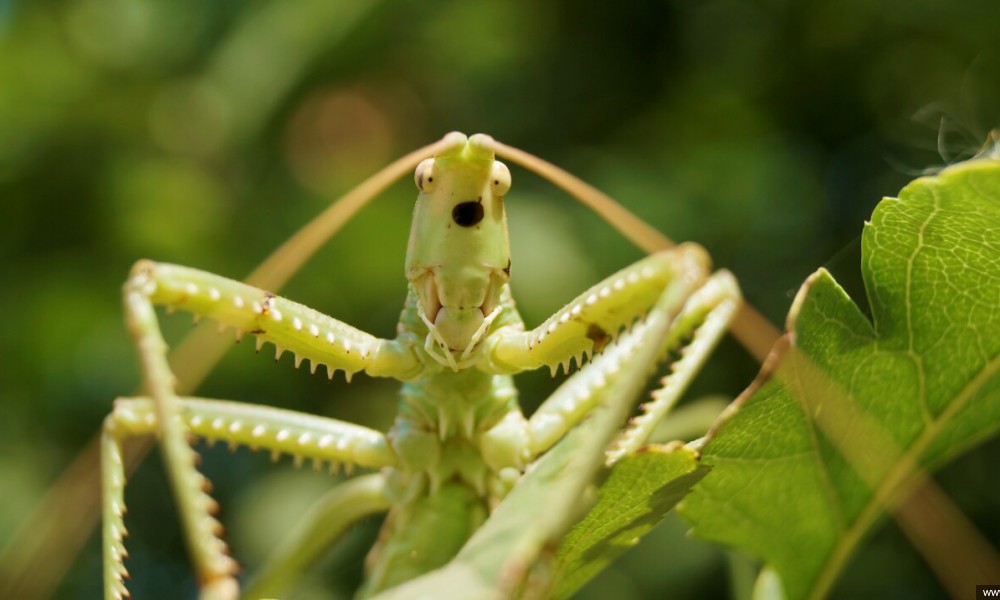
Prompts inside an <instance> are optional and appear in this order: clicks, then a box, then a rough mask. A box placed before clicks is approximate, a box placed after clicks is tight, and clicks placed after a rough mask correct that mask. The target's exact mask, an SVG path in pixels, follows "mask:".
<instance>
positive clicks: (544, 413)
mask: <svg viewBox="0 0 1000 600" xmlns="http://www.w3.org/2000/svg"><path fill="white" fill-rule="evenodd" d="M739 305H740V291H739V287H738V286H737V284H736V280H735V278H733V276H732V275H731V274H730V273H728V272H726V271H720V272H718V273H715V274H714V275H713V276H712V277H711V278H709V280H708V281H707V282H705V284H704V285H702V286H701V287H699V288H698V289H697V290H695V291H693V292H692V291H691V289H690V287H689V286H688V285H687V283H686V282H685V281H684V280H683V279H679V280H675V281H672V282H671V283H670V284H668V286H667V287H666V289H664V290H663V292H662V293H661V296H660V299H659V301H658V302H657V304H656V305H655V306H654V308H653V309H652V310H651V311H650V313H649V315H647V317H646V318H645V319H644V320H643V321H641V322H640V323H638V324H637V325H636V326H635V327H634V328H633V330H632V331H630V332H628V333H626V334H624V335H622V337H621V338H619V339H618V340H616V341H615V342H612V343H611V344H609V346H608V347H607V348H606V349H605V350H604V352H602V353H601V354H600V355H598V356H597V357H595V358H594V360H593V361H591V362H590V363H589V364H588V365H586V366H585V367H583V368H582V369H581V370H580V371H579V372H577V373H575V374H573V376H572V377H570V378H569V379H567V380H566V382H564V383H563V385H561V386H560V387H559V388H558V389H557V390H556V391H555V392H554V393H553V394H552V396H550V397H549V398H548V399H547V400H546V401H545V402H544V403H543V404H542V405H541V406H540V407H539V408H538V410H536V411H535V413H534V414H532V415H531V418H530V419H529V420H528V421H527V422H525V421H524V420H523V418H522V419H513V420H506V421H504V422H501V423H500V424H498V425H497V426H496V427H494V428H493V429H492V430H490V431H488V432H486V434H485V435H484V456H486V457H487V458H488V459H490V460H492V462H497V463H498V464H499V462H500V461H504V460H506V461H508V463H509V461H511V460H517V461H519V463H520V464H523V463H526V462H529V461H531V460H533V459H534V458H535V457H537V456H538V455H540V454H541V453H543V452H545V451H546V450H548V449H549V448H550V447H551V446H552V445H553V444H555V443H556V442H557V441H558V440H559V439H560V438H561V437H562V436H563V435H565V434H566V433H567V432H568V431H569V430H570V429H571V428H573V427H575V426H576V425H577V424H578V423H579V422H580V421H582V420H583V418H584V417H586V416H587V415H588V414H589V413H590V412H591V411H592V410H593V409H594V408H595V407H597V406H598V405H599V404H600V403H601V402H603V401H605V400H606V399H605V390H607V389H608V388H609V387H610V386H611V384H612V383H613V382H614V381H615V380H616V379H617V378H621V377H639V378H644V377H646V376H647V375H648V373H649V371H650V369H652V368H653V366H654V365H652V364H649V365H637V364H633V360H632V358H631V357H632V355H633V354H634V352H635V349H636V345H637V344H647V343H655V344H658V345H659V349H658V351H657V352H656V353H655V356H656V357H657V360H663V358H664V357H667V356H674V357H675V359H674V361H673V362H672V364H671V366H670V372H669V373H668V374H667V375H666V376H665V377H664V378H663V379H662V381H661V382H660V387H659V389H657V390H656V391H655V392H653V396H652V398H653V399H652V400H651V401H650V402H647V403H644V404H643V405H642V406H641V407H640V411H641V413H642V414H641V415H640V416H638V417H635V418H634V419H632V420H631V421H630V423H629V426H628V428H627V429H626V431H625V433H623V435H622V437H621V438H620V439H619V440H618V441H617V442H616V443H615V445H614V446H613V447H612V449H611V450H609V452H608V462H609V464H610V463H612V462H615V461H616V460H617V459H618V458H620V457H621V456H622V455H624V454H627V453H629V452H633V451H635V450H636V449H637V448H638V447H639V446H640V445H641V444H642V443H645V441H646V440H647V439H648V437H649V435H650V433H651V432H652V430H653V428H654V427H655V426H656V424H657V423H658V422H659V421H660V420H662V419H663V417H664V416H665V415H666V413H667V412H668V411H669V410H670V408H672V407H673V405H674V404H675V403H676V402H677V400H678V399H679V398H680V396H681V394H683V393H684V391H685V390H686V389H687V387H688V385H689V384H690V383H691V381H692V380H693V379H694V377H695V376H696V375H697V373H698V371H699V370H700V368H701V366H702V365H703V364H704V362H705V360H707V358H708V355H709V354H710V353H711V351H712V349H713V348H714V347H715V345H716V343H717V342H718V341H719V339H721V337H722V336H723V335H724V333H725V331H726V328H727V327H728V325H729V323H730V322H731V321H732V318H733V316H734V315H735V313H736V311H737V309H738V308H739ZM651 320H659V321H666V322H667V323H669V326H668V327H667V328H666V330H665V333H664V334H663V335H661V336H660V337H659V338H656V337H651V336H652V335H653V334H651V333H650V325H649V323H650V321H651ZM613 401H621V402H631V401H633V399H632V398H628V399H615V400H613Z"/></svg>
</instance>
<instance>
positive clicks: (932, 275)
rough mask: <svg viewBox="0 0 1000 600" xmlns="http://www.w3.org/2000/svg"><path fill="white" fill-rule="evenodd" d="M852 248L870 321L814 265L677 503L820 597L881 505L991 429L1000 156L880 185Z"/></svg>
mask: <svg viewBox="0 0 1000 600" xmlns="http://www.w3.org/2000/svg"><path fill="white" fill-rule="evenodd" d="M862 263H863V264H862V271H863V276H864V280H865V287H866V289H867V292H868V297H869V299H870V303H871V309H872V317H873V322H869V321H868V319H867V318H866V317H865V316H864V315H863V314H862V313H861V311H860V310H859V309H858V307H857V306H856V305H855V304H854V303H853V302H852V301H851V300H850V298H848V296H847V295H846V294H845V293H844V291H843V290H842V289H841V288H840V287H839V286H838V285H837V284H836V282H835V281H834V280H833V278H832V277H831V276H830V275H829V274H828V273H827V272H826V271H824V270H820V271H818V272H817V273H815V274H814V275H812V276H811V277H810V278H809V279H808V280H807V281H806V283H805V285H804V286H803V287H802V290H801V291H800V292H799V295H798V297H797V298H796V300H795V303H794V304H793V307H792V309H791V311H790V314H789V324H788V328H789V332H790V333H789V335H788V336H787V337H786V338H785V339H784V348H778V349H777V350H776V352H775V355H774V356H775V357H776V358H775V360H774V361H770V362H771V363H776V364H768V365H765V367H764V369H763V371H762V374H761V376H760V377H759V378H758V380H757V381H756V382H755V383H754V384H753V385H751V387H750V388H749V389H748V390H747V391H746V392H745V393H744V394H743V395H742V396H741V398H740V399H738V400H737V402H736V403H734V405H733V407H731V408H730V409H729V410H727V412H726V414H724V415H723V417H722V418H721V419H720V421H719V422H718V423H717V424H716V425H715V426H714V428H713V432H712V435H711V437H710V439H709V441H708V442H707V444H706V445H705V447H704V449H703V461H704V462H705V463H706V464H708V465H710V466H712V469H713V471H712V474H711V475H710V476H709V477H707V478H705V479H704V480H703V481H702V482H701V483H700V484H699V485H697V486H696V487H695V490H694V491H693V492H692V494H691V496H690V497H689V498H688V499H686V500H685V501H684V503H683V504H682V507H681V512H682V514H683V515H684V516H685V517H686V518H687V519H688V520H689V521H691V522H692V523H693V524H694V532H695V534H696V535H698V536H700V537H702V538H705V539H710V540H715V541H719V542H722V543H725V544H729V545H733V546H736V547H739V548H741V549H744V550H746V551H747V552H749V553H751V554H754V555H756V556H759V557H761V558H763V559H765V560H766V561H767V562H768V563H769V564H770V566H771V567H772V568H773V569H774V570H775V571H776V572H777V573H778V575H779V576H780V579H781V582H782V584H783V587H784V591H785V593H786V595H787V597H788V598H792V599H795V598H820V597H823V596H825V595H826V594H827V593H828V592H829V590H830V588H831V586H832V585H833V583H834V581H835V580H836V577H837V575H838V574H839V573H840V571H841V570H842V568H843V567H844V565H845V563H846V561H847V560H848V559H849V558H850V556H851V555H852V553H853V552H854V550H855V549H856V548H857V545H858V544H859V543H860V542H861V541H862V540H863V538H864V537H865V535H866V534H867V533H868V532H869V531H870V530H871V528H872V527H873V525H875V524H876V523H877V522H878V521H879V520H880V518H881V517H882V516H883V515H884V513H885V510H886V505H889V506H892V505H893V503H894V502H897V501H898V500H899V499H900V496H901V494H903V493H905V491H906V490H907V486H908V485H912V484H914V483H916V482H918V481H920V480H921V478H922V477H923V476H924V475H925V474H926V472H927V471H928V470H931V469H933V468H935V467H937V466H939V465H941V464H943V463H944V462H945V461H947V460H949V459H951V458H953V457H955V456H956V455H957V454H959V453H960V452H962V451H963V450H966V449H968V448H970V447H971V446H973V445H974V444H976V443H979V442H981V441H983V440H984V439H986V438H987V437H989V436H991V435H993V434H995V433H996V432H997V429H998V428H1000V162H997V161H993V160H978V161H970V162H968V163H965V164H962V165H958V166H956V167H952V168H950V169H947V170H945V171H944V172H942V173H941V174H940V175H939V176H936V177H927V178H921V179H918V180H916V181H914V182H913V183H911V184H910V185H908V186H907V187H906V188H905V189H904V190H903V191H902V192H901V193H900V197H899V198H898V199H894V198H887V199H885V200H883V201H882V202H881V203H880V204H879V206H878V207H877V208H876V209H875V212H874V214H873V216H872V221H871V223H870V224H868V225H867V226H866V228H865V232H864V236H863V260H862ZM779 346H781V344H779Z"/></svg>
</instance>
